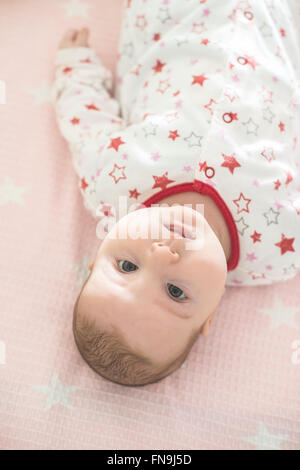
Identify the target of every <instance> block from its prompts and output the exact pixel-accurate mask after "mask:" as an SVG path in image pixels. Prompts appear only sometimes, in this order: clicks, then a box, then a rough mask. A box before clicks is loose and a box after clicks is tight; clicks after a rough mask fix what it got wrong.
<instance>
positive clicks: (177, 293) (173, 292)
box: [167, 283, 187, 300]
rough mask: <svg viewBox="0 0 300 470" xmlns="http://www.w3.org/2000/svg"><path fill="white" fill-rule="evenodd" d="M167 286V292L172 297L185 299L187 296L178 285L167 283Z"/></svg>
mask: <svg viewBox="0 0 300 470" xmlns="http://www.w3.org/2000/svg"><path fill="white" fill-rule="evenodd" d="M167 286H168V292H169V294H170V296H171V297H172V298H173V299H179V300H183V299H187V296H186V295H185V293H184V292H183V290H181V289H180V288H179V287H177V286H174V284H169V283H168V284H167Z"/></svg>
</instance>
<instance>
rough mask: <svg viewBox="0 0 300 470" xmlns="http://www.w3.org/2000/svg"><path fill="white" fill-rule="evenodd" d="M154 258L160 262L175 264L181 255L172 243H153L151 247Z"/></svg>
mask: <svg viewBox="0 0 300 470" xmlns="http://www.w3.org/2000/svg"><path fill="white" fill-rule="evenodd" d="M151 252H152V256H155V257H156V258H157V259H158V260H161V261H164V262H169V263H172V262H173V263H174V262H176V261H178V260H179V258H180V255H179V253H178V250H176V247H174V246H173V244H172V243H165V242H153V243H152V245H151Z"/></svg>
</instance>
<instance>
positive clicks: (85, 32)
mask: <svg viewBox="0 0 300 470" xmlns="http://www.w3.org/2000/svg"><path fill="white" fill-rule="evenodd" d="M89 34H90V31H89V29H88V28H82V29H81V30H79V31H77V30H76V29H69V30H68V31H67V32H66V33H65V34H64V36H63V38H62V40H61V42H60V44H59V49H68V48H71V47H90V46H89Z"/></svg>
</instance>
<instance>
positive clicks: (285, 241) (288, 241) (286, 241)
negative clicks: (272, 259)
mask: <svg viewBox="0 0 300 470" xmlns="http://www.w3.org/2000/svg"><path fill="white" fill-rule="evenodd" d="M294 240H295V238H286V237H285V236H284V234H283V233H282V234H281V241H280V242H278V243H274V245H275V246H278V247H279V248H280V250H281V255H284V253H286V252H287V251H295V250H294V248H293V247H292V244H293V243H294Z"/></svg>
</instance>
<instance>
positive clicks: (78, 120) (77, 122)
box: [70, 117, 80, 126]
mask: <svg viewBox="0 0 300 470" xmlns="http://www.w3.org/2000/svg"><path fill="white" fill-rule="evenodd" d="M70 122H71V123H72V124H73V126H76V125H77V124H79V123H80V119H78V118H77V117H74V118H73V119H71V121H70Z"/></svg>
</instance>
